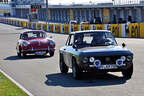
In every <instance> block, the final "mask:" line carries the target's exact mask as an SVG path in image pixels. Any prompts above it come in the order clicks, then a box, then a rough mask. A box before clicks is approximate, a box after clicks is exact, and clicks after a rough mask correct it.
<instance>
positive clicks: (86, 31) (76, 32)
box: [70, 30, 110, 34]
mask: <svg viewBox="0 0 144 96" xmlns="http://www.w3.org/2000/svg"><path fill="white" fill-rule="evenodd" d="M89 32H110V31H109V30H84V31H75V32H71V33H70V34H78V33H89Z"/></svg>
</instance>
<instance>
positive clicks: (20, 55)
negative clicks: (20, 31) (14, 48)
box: [17, 48, 26, 57]
mask: <svg viewBox="0 0 144 96" xmlns="http://www.w3.org/2000/svg"><path fill="white" fill-rule="evenodd" d="M17 55H18V57H26V53H24V52H22V50H21V48H19V52H17Z"/></svg>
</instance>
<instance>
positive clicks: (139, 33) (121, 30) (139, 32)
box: [0, 17, 144, 38]
mask: <svg viewBox="0 0 144 96" xmlns="http://www.w3.org/2000/svg"><path fill="white" fill-rule="evenodd" d="M0 23H4V24H9V25H13V26H17V27H23V28H28V29H33V30H43V31H46V32H56V33H65V34H68V33H70V32H73V31H82V30H110V31H111V32H112V34H113V35H114V36H115V37H126V38H127V37H129V38H144V23H131V24H103V25H100V24H83V25H79V24H74V25H70V24H52V23H50V24H46V23H36V22H27V21H22V20H15V19H6V18H2V17H1V18H0Z"/></svg>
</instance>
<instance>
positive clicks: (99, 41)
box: [91, 34, 106, 45]
mask: <svg viewBox="0 0 144 96" xmlns="http://www.w3.org/2000/svg"><path fill="white" fill-rule="evenodd" d="M105 42H106V39H105V36H104V35H103V34H101V35H96V36H93V40H92V42H91V44H92V45H104V44H105Z"/></svg>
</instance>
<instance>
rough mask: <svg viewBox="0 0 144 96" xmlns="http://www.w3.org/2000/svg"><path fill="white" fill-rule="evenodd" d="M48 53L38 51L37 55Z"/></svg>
mask: <svg viewBox="0 0 144 96" xmlns="http://www.w3.org/2000/svg"><path fill="white" fill-rule="evenodd" d="M45 53H46V51H38V52H35V54H36V55H44V54H45Z"/></svg>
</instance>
